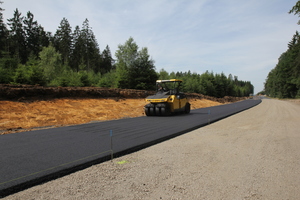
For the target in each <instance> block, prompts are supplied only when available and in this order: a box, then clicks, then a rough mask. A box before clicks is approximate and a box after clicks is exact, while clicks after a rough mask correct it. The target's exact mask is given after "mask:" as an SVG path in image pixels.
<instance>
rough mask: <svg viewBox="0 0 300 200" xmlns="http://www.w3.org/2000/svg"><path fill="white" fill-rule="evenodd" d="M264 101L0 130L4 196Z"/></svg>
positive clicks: (0, 179) (0, 192)
mask: <svg viewBox="0 0 300 200" xmlns="http://www.w3.org/2000/svg"><path fill="white" fill-rule="evenodd" d="M260 102H261V100H253V99H249V100H245V101H241V102H237V103H232V104H227V105H221V106H214V107H209V108H202V109H196V110H192V111H191V113H190V114H184V115H175V116H164V117H137V118H127V119H120V120H113V121H105V122H98V123H90V124H83V125H75V126H67V127H60V128H52V129H44V130H36V131H30V132H26V133H24V132H23V133H13V134H7V135H0V155H1V159H0V198H1V197H4V196H7V195H9V194H12V193H15V192H17V191H20V190H23V189H26V188H28V187H31V186H33V185H36V184H40V183H42V182H45V181H49V180H52V179H54V178H57V177H61V176H63V175H66V174H69V173H71V172H74V171H76V170H79V169H83V168H86V167H88V166H91V165H93V164H96V163H100V162H102V161H104V160H108V159H110V158H111V156H112V152H113V153H114V154H113V156H119V155H123V154H126V153H130V152H133V151H136V150H138V149H141V148H145V147H148V146H150V145H153V144H156V143H158V142H161V141H164V140H166V139H170V138H172V137H175V136H178V135H180V134H183V133H186V132H188V131H191V130H193V129H196V128H199V127H201V126H205V125H207V124H209V123H212V122H214V121H217V120H220V119H223V118H225V117H228V116H230V115H233V114H235V113H238V112H241V111H243V110H246V109H248V108H251V107H253V106H255V105H257V104H259V103H260Z"/></svg>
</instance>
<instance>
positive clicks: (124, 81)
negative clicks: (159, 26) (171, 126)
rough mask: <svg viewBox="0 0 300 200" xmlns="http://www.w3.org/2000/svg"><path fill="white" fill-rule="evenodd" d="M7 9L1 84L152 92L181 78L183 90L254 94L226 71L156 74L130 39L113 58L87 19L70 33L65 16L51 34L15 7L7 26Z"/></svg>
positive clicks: (1, 32)
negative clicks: (158, 82)
mask: <svg viewBox="0 0 300 200" xmlns="http://www.w3.org/2000/svg"><path fill="white" fill-rule="evenodd" d="M1 4H2V2H1V3H0V5H1ZM3 10H4V9H3V8H2V7H0V84H30V85H42V86H62V87H64V86H79V87H84V86H97V87H109V88H127V89H143V90H153V89H155V84H154V83H155V81H156V80H157V79H170V78H178V79H182V80H183V81H184V82H183V83H184V84H183V88H182V89H183V92H195V93H201V94H204V95H209V96H214V97H224V96H249V95H250V94H253V91H254V87H253V85H252V84H251V82H250V81H241V80H238V77H237V76H233V75H231V74H229V75H228V76H226V75H225V74H224V73H223V72H222V73H220V74H218V73H214V72H208V71H206V72H205V73H203V74H197V73H192V72H191V71H186V72H171V73H169V72H167V71H165V70H164V69H162V70H160V71H159V72H156V71H155V61H154V60H153V59H152V58H151V56H150V55H149V53H148V49H147V47H142V48H140V47H139V46H138V45H137V44H136V42H135V41H134V39H133V38H132V37H130V38H129V39H128V40H127V41H125V43H124V44H120V45H119V46H118V49H117V51H116V52H115V59H113V57H112V54H111V51H110V48H109V46H108V45H107V46H106V47H105V49H104V50H103V51H100V47H99V44H98V43H97V41H96V38H95V35H94V33H93V31H92V28H91V27H90V25H89V21H88V19H86V20H85V21H84V22H83V24H82V26H81V27H79V26H78V25H77V26H75V28H74V30H72V27H71V25H70V24H69V22H68V20H67V19H66V18H63V19H62V20H61V22H60V25H59V26H58V28H57V30H56V32H55V33H54V34H52V33H51V32H47V31H45V30H44V28H43V27H42V25H40V24H39V23H38V22H37V21H36V20H35V19H34V15H33V13H31V12H30V11H28V12H27V14H26V15H25V16H23V15H22V13H20V12H19V10H18V9H16V10H15V11H14V14H13V17H12V18H10V19H8V23H7V24H6V23H4V21H3ZM184 67H185V66H183V68H184Z"/></svg>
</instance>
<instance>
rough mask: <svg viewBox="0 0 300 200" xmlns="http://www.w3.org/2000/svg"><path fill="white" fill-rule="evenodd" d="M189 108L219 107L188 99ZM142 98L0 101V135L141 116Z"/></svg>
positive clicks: (142, 113) (204, 101)
mask: <svg viewBox="0 0 300 200" xmlns="http://www.w3.org/2000/svg"><path fill="white" fill-rule="evenodd" d="M190 102H191V104H192V107H191V108H192V109H196V108H203V107H209V106H215V105H220V104H221V103H218V102H215V101H210V100H207V99H202V100H199V99H190ZM145 104H146V102H145V100H144V99H120V98H115V99H54V100H47V101H33V102H16V101H0V134H7V133H12V132H20V131H27V130H30V129H32V128H36V127H48V126H56V127H57V126H66V125H74V124H83V123H89V122H95V121H105V120H112V119H121V118H128V117H139V116H143V115H145V114H144V108H143V107H144V105H145Z"/></svg>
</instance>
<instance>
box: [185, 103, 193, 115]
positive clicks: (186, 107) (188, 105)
mask: <svg viewBox="0 0 300 200" xmlns="http://www.w3.org/2000/svg"><path fill="white" fill-rule="evenodd" d="M190 112H191V104H190V103H186V104H185V110H184V113H185V114H189V113H190Z"/></svg>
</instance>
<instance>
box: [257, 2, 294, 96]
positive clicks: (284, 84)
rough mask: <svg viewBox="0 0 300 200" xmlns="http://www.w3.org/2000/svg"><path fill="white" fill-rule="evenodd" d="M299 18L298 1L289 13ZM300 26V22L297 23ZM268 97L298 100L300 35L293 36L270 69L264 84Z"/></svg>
mask: <svg viewBox="0 0 300 200" xmlns="http://www.w3.org/2000/svg"><path fill="white" fill-rule="evenodd" d="M289 13H290V14H292V13H293V14H295V15H298V16H299V17H300V1H297V3H296V5H295V6H293V8H292V9H291V10H290V11H289ZM298 25H300V20H299V21H298ZM262 93H263V94H267V95H268V96H270V97H276V98H300V35H299V32H298V31H296V33H295V34H294V35H293V37H292V40H291V41H290V42H289V43H288V50H287V51H286V52H284V53H282V54H281V56H280V57H279V59H278V63H277V65H276V66H275V68H274V69H272V70H271V71H270V72H269V74H268V76H267V79H266V82H265V91H264V92H262Z"/></svg>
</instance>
